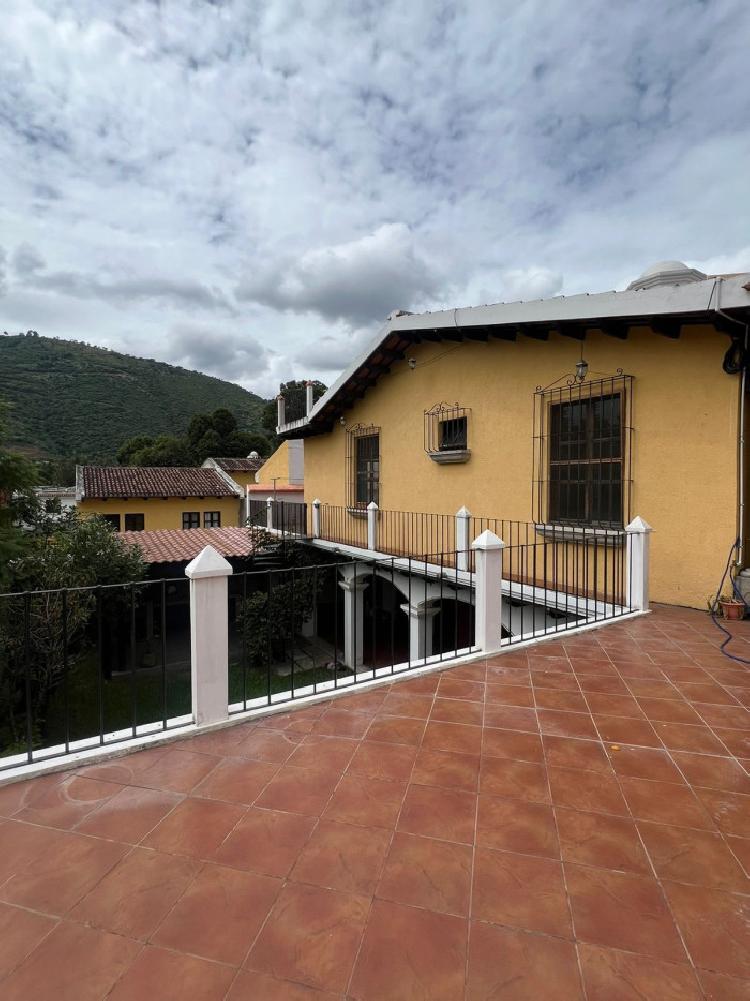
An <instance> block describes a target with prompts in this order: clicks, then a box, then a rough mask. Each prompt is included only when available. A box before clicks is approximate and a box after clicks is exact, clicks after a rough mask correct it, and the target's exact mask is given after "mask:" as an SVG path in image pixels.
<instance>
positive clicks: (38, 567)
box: [0, 511, 146, 746]
mask: <svg viewBox="0 0 750 1001" xmlns="http://www.w3.org/2000/svg"><path fill="white" fill-rule="evenodd" d="M145 571H146V568H145V564H144V562H143V555H142V553H141V551H140V550H139V549H138V548H137V547H133V546H129V545H128V544H127V543H125V542H124V541H123V540H122V539H121V538H120V536H119V535H118V534H117V533H116V532H115V531H114V529H113V528H112V526H111V525H110V524H109V523H108V522H106V521H105V520H104V519H102V518H97V517H93V518H91V517H89V518H82V517H80V516H79V515H78V513H77V512H76V511H71V512H69V513H68V514H66V515H65V516H64V517H63V519H62V521H61V522H60V523H58V524H57V525H55V527H54V529H53V530H52V531H48V532H46V533H45V532H42V531H39V532H32V534H31V535H30V543H29V548H28V550H27V551H26V552H24V553H23V554H22V555H21V556H19V557H18V558H16V559H14V560H11V562H10V572H11V575H12V589H13V592H25V594H20V595H17V594H14V593H11V594H6V595H4V596H2V597H0V743H3V744H10V745H11V746H14V745H16V744H17V743H18V741H19V740H20V739H21V736H22V735H23V732H24V728H25V727H24V723H25V710H26V685H27V681H28V686H29V690H30V693H31V707H30V708H31V714H32V719H33V721H34V726H35V729H36V730H37V731H38V730H39V729H40V728H41V727H43V724H44V718H45V712H46V708H47V705H48V702H49V698H50V696H51V694H52V692H53V690H54V689H55V687H56V686H57V685H58V684H59V682H60V680H61V678H62V677H63V675H64V672H65V671H66V670H68V671H70V670H73V669H75V665H76V663H77V661H79V660H80V658H81V656H82V655H83V653H84V652H85V650H86V649H87V646H88V643H89V642H90V637H89V636H88V632H89V629H90V625H91V620H92V616H93V613H94V611H95V608H96V592H95V591H94V590H92V589H93V588H95V587H97V586H107V585H112V584H128V583H134V582H136V581H139V580H142V579H143V578H144V576H145ZM60 589H78V590H65V591H63V590H60ZM104 594H105V595H106V596H107V614H106V616H105V618H106V621H105V623H104V626H105V628H104V629H103V633H106V635H107V636H108V637H110V638H111V637H112V636H114V635H116V630H115V628H114V627H115V625H116V623H117V622H121V621H125V612H126V602H127V598H126V595H124V594H123V592H121V591H120V590H119V589H115V590H114V591H105V592H104Z"/></svg>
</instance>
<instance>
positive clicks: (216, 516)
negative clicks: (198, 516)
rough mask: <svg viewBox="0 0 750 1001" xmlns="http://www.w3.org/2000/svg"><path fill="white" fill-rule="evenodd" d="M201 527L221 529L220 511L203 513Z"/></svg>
mask: <svg viewBox="0 0 750 1001" xmlns="http://www.w3.org/2000/svg"><path fill="white" fill-rule="evenodd" d="M203 527H204V528H221V511H204V512H203Z"/></svg>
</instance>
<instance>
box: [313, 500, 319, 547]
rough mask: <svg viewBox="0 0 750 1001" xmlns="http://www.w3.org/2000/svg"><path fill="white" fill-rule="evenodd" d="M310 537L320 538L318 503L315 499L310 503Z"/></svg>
mask: <svg viewBox="0 0 750 1001" xmlns="http://www.w3.org/2000/svg"><path fill="white" fill-rule="evenodd" d="M312 537H313V539H319V538H320V501H319V500H318V498H317V497H316V498H315V500H314V501H313V502H312Z"/></svg>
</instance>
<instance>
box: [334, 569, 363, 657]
mask: <svg viewBox="0 0 750 1001" xmlns="http://www.w3.org/2000/svg"><path fill="white" fill-rule="evenodd" d="M347 569H349V573H346V569H345V571H344V573H345V574H346V576H345V578H344V580H341V581H339V587H340V588H341V590H342V591H343V592H344V663H345V664H346V666H347V667H350V668H351V669H352V670H353V671H356V670H357V669H358V668H360V667H362V664H363V663H364V655H363V649H364V643H363V640H364V633H365V601H364V591H365V588H366V587H367V585H368V584H369V583H370V582H369V581H368V580H364V579H363V578H362V577H354V576H353V574H352V571H351V569H350V568H347Z"/></svg>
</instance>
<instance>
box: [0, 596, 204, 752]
mask: <svg viewBox="0 0 750 1001" xmlns="http://www.w3.org/2000/svg"><path fill="white" fill-rule="evenodd" d="M190 712H191V691H190V610H189V589H188V581H187V579H185V578H179V579H170V580H156V581H142V582H139V583H135V584H116V585H106V586H101V587H87V588H60V589H56V590H47V591H31V592H20V593H11V594H3V595H0V771H1V770H2V769H4V768H9V767H13V766H15V765H18V764H19V763H31V762H34V761H38V760H41V759H45V760H47V759H50V758H54V757H57V756H60V755H63V754H67V753H69V752H70V751H71V750H75V751H78V750H85V749H89V748H93V747H97V746H103V745H109V744H113V743H117V742H120V741H125V740H128V739H131V738H133V737H136V736H140V735H142V734H144V733H146V732H154V731H158V730H166V729H168V728H169V727H170V726H172V725H175V723H174V722H173V721H175V720H177V719H178V718H179V717H184V716H187V715H189V714H190ZM183 722H184V720H183Z"/></svg>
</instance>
